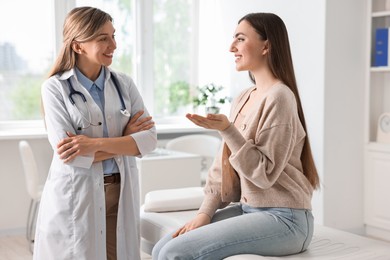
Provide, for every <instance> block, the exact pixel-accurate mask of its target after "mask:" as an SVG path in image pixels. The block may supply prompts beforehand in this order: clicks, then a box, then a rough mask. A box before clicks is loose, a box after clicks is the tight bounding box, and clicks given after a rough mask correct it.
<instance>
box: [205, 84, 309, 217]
mask: <svg viewBox="0 0 390 260" xmlns="http://www.w3.org/2000/svg"><path fill="white" fill-rule="evenodd" d="M254 89H255V87H251V88H249V89H247V90H244V91H243V92H242V93H241V94H240V95H239V96H238V97H237V98H236V99H235V101H234V102H233V105H232V110H231V114H230V120H231V121H232V122H234V121H235V119H236V117H237V115H238V113H239V111H240V110H241V108H242V106H243V105H244V104H245V103H246V101H247V100H248V98H249V95H250V93H251V92H252V91H253V90H254ZM220 134H221V136H222V138H223V144H222V148H221V151H220V153H219V154H218V155H217V156H216V158H215V160H214V162H213V165H212V166H211V168H210V169H209V172H208V178H207V181H206V186H205V188H204V192H205V198H204V200H203V203H202V205H201V207H200V209H199V213H206V214H207V215H209V216H210V217H212V216H213V215H214V213H215V211H216V210H217V209H219V208H223V207H226V206H227V205H228V204H229V203H231V202H238V201H240V202H241V203H243V204H247V205H249V206H251V207H287V208H296V209H311V197H312V193H313V188H312V186H311V184H310V182H309V181H308V179H307V178H306V177H305V176H304V174H303V169H302V162H301V159H300V157H301V153H302V148H303V145H304V142H305V136H306V133H305V131H304V129H303V127H302V124H301V122H300V120H299V117H298V111H297V103H296V99H295V96H294V94H293V93H292V91H291V90H290V89H289V88H288V87H287V86H286V85H284V84H282V83H278V84H276V85H274V86H272V87H271V88H270V89H269V90H268V91H266V92H265V93H264V94H263V95H262V97H261V99H260V100H259V102H258V103H256V105H254V106H253V108H251V109H250V111H249V112H248V113H247V115H246V117H245V119H244V120H243V122H242V123H241V125H240V126H239V127H238V128H237V127H236V126H235V125H234V124H233V123H232V124H231V125H230V126H229V127H228V128H227V129H225V130H224V131H220Z"/></svg>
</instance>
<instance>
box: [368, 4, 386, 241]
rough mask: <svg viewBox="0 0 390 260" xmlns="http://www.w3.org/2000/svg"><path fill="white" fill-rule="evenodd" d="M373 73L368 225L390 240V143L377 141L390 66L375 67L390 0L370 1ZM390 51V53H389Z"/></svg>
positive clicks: (370, 80)
mask: <svg viewBox="0 0 390 260" xmlns="http://www.w3.org/2000/svg"><path fill="white" fill-rule="evenodd" d="M368 12H369V16H368V17H369V19H368V23H369V27H368V28H369V33H370V36H369V39H370V42H369V44H368V46H369V53H370V59H369V62H370V64H369V72H368V77H367V78H368V80H367V84H366V85H367V88H366V101H365V103H366V104H365V108H366V118H365V128H366V129H365V170H364V172H365V173H364V174H365V177H364V178H365V181H364V186H365V187H364V188H365V195H364V196H365V209H364V210H365V224H366V232H367V235H370V236H374V237H378V238H382V239H386V240H390V204H389V200H390V144H386V143H379V142H377V131H378V119H379V117H380V115H381V114H382V113H385V112H390V66H386V67H374V60H375V33H376V29H377V28H390V1H389V0H368ZM389 54H390V53H389Z"/></svg>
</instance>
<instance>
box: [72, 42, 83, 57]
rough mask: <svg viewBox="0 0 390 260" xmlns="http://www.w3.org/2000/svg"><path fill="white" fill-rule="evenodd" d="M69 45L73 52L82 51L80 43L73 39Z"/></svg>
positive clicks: (79, 52) (78, 52)
mask: <svg viewBox="0 0 390 260" xmlns="http://www.w3.org/2000/svg"><path fill="white" fill-rule="evenodd" d="M71 46H72V49H73V51H74V52H75V53H77V54H81V53H82V52H83V50H82V48H81V44H80V43H79V42H76V41H73V42H72V45H71Z"/></svg>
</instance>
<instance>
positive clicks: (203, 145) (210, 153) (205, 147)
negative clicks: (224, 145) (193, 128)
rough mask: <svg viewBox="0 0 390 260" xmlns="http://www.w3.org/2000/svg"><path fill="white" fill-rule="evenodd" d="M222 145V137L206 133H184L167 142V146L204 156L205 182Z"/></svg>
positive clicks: (202, 173)
mask: <svg viewBox="0 0 390 260" xmlns="http://www.w3.org/2000/svg"><path fill="white" fill-rule="evenodd" d="M220 146H221V139H220V138H218V137H215V136H211V135H206V134H192V135H184V136H180V137H177V138H174V139H172V140H170V141H168V142H167V144H166V146H165V147H166V148H167V149H168V150H174V151H179V152H185V153H192V154H198V155H201V156H202V167H201V171H202V172H201V179H202V183H203V184H204V183H205V181H206V175H207V171H208V169H209V168H210V167H211V165H212V163H213V161H214V158H215V156H216V155H217V152H218V151H219V149H220Z"/></svg>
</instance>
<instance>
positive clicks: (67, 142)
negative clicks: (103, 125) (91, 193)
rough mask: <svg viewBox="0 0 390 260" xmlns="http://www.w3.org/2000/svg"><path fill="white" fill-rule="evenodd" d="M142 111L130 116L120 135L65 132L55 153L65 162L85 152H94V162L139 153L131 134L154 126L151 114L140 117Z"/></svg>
mask: <svg viewBox="0 0 390 260" xmlns="http://www.w3.org/2000/svg"><path fill="white" fill-rule="evenodd" d="M143 113H144V111H139V112H137V113H136V114H135V115H134V116H133V117H132V118H131V120H130V121H129V123H128V124H127V125H126V127H125V129H124V131H123V136H121V137H111V138H91V137H88V136H85V135H75V134H73V133H70V132H67V135H68V137H67V138H64V139H62V140H61V141H60V142H59V143H58V144H57V153H58V155H59V157H60V158H61V159H62V160H63V161H64V162H65V163H67V162H70V161H72V160H73V159H74V158H76V157H77V156H80V155H86V154H95V157H94V162H99V161H103V160H106V159H110V158H113V157H114V156H115V155H119V154H122V155H133V156H136V155H139V154H140V151H139V149H138V146H137V144H136V142H135V141H134V139H133V137H132V136H131V134H133V133H137V132H141V131H144V130H149V129H151V128H152V127H153V126H154V122H153V121H152V117H151V116H148V117H144V118H141V119H140V117H141V115H142V114H143Z"/></svg>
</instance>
